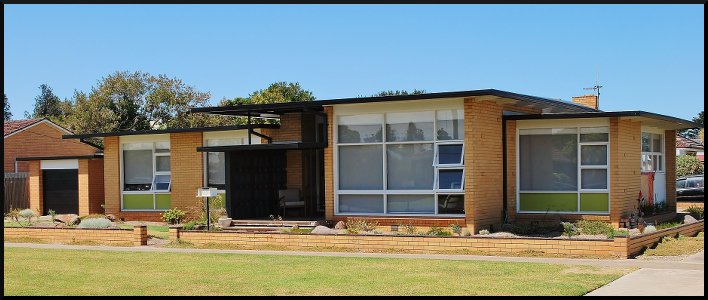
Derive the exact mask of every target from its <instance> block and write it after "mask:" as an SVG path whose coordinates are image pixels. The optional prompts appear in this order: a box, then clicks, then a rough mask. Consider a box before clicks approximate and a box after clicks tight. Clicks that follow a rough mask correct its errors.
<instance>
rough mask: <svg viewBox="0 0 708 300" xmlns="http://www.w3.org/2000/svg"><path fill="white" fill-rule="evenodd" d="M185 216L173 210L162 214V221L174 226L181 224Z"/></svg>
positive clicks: (177, 210)
mask: <svg viewBox="0 0 708 300" xmlns="http://www.w3.org/2000/svg"><path fill="white" fill-rule="evenodd" d="M185 215H186V214H185V212H183V211H181V210H179V209H176V208H173V209H170V210H167V211H165V212H163V213H162V220H163V221H165V222H167V223H170V224H173V225H174V224H179V222H180V221H181V220H182V218H184V216H185Z"/></svg>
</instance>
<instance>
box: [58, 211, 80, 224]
mask: <svg viewBox="0 0 708 300" xmlns="http://www.w3.org/2000/svg"><path fill="white" fill-rule="evenodd" d="M57 221H59V222H62V223H64V224H66V225H78V224H79V223H81V219H79V216H78V215H75V214H68V215H60V216H57Z"/></svg>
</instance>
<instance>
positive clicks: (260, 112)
mask: <svg viewBox="0 0 708 300" xmlns="http://www.w3.org/2000/svg"><path fill="white" fill-rule="evenodd" d="M192 112H193V113H210V114H219V115H227V116H240V117H246V118H248V119H249V122H248V124H247V125H244V126H237V127H231V128H191V129H180V130H165V131H149V132H117V133H98V134H90V135H67V136H65V138H68V139H71V138H89V137H94V138H103V141H104V155H105V156H104V164H105V165H104V169H105V172H104V174H105V175H104V176H105V180H104V182H105V200H106V203H105V206H106V213H112V214H117V215H120V216H121V217H123V218H126V219H130V218H140V219H157V218H159V212H161V211H163V210H165V209H168V208H180V209H183V210H190V209H191V208H192V207H194V205H199V203H200V202H199V201H200V199H199V198H197V197H196V191H197V188H199V187H201V186H212V187H217V188H219V189H221V190H222V191H223V192H224V193H225V198H226V210H227V213H228V215H229V216H230V217H232V218H235V219H262V218H268V216H269V215H278V214H281V213H284V210H287V209H288V205H287V201H285V200H288V198H289V199H290V200H289V201H292V202H293V203H301V204H302V205H300V206H298V207H299V209H298V210H297V211H295V213H296V214H295V215H296V216H297V218H306V219H326V220H332V221H338V220H346V219H348V218H353V217H357V218H367V219H371V220H376V221H377V222H379V224H380V225H383V226H388V225H396V224H414V225H416V226H448V225H450V224H459V225H463V226H467V227H468V228H469V229H470V230H471V231H472V232H478V231H479V230H481V229H498V228H499V227H500V226H501V224H502V223H504V222H516V221H528V220H544V219H546V218H547V217H548V216H549V215H552V216H559V217H562V218H564V219H570V220H579V219H592V220H602V221H606V222H609V223H611V224H612V225H613V226H615V227H619V226H621V222H622V220H623V219H624V218H625V217H626V216H627V215H628V214H629V213H630V212H632V211H635V210H636V208H637V205H638V200H637V199H638V195H639V193H640V191H641V189H642V184H643V180H644V179H643V177H649V176H651V178H652V181H651V191H650V192H651V194H652V195H654V196H653V199H652V200H653V201H654V202H655V203H661V202H664V203H666V204H667V205H668V206H669V207H673V208H674V209H673V211H675V206H676V200H675V193H666V191H667V190H668V191H673V190H675V186H674V185H675V181H674V178H675V149H674V148H675V143H674V141H673V140H672V139H671V138H670V139H665V137H667V136H668V137H674V136H675V135H676V130H680V129H684V128H694V127H700V126H701V125H699V124H696V123H693V122H690V121H687V120H682V119H678V118H674V117H669V116H664V115H660V114H655V113H649V112H643V111H619V112H604V111H600V110H598V102H597V97H595V96H593V95H586V96H581V97H574V98H573V103H571V102H565V101H560V100H554V99H548V98H541V97H535V96H529V95H522V94H516V93H511V92H505V91H500V90H493V89H488V90H473V91H460V92H444V93H429V94H419V95H405V96H384V97H362V98H347V99H332V100H320V101H312V102H292V103H281V104H258V105H237V106H225V107H209V108H193V109H192ZM252 118H265V119H279V120H280V126H273V125H270V126H265V125H256V124H252V125H251V122H250V120H251V119H252ZM645 181H646V180H645ZM644 185H647V183H644ZM285 215H286V216H287V214H285Z"/></svg>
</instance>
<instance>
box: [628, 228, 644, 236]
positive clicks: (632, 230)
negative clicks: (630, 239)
mask: <svg viewBox="0 0 708 300" xmlns="http://www.w3.org/2000/svg"><path fill="white" fill-rule="evenodd" d="M639 234H641V232H639V229H637V228H632V229H630V230H629V236H634V235H639Z"/></svg>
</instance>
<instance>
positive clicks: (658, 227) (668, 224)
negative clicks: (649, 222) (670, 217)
mask: <svg viewBox="0 0 708 300" xmlns="http://www.w3.org/2000/svg"><path fill="white" fill-rule="evenodd" d="M679 225H683V222H674V221H671V222H663V223H659V224H657V225H656V230H662V229H666V228H671V227H676V226H679Z"/></svg>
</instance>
